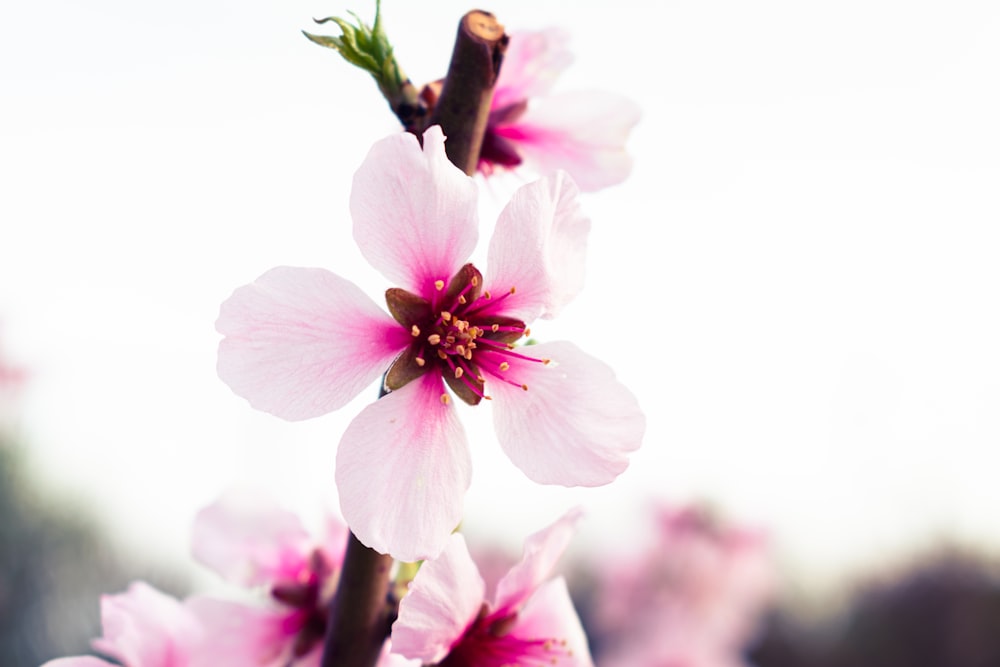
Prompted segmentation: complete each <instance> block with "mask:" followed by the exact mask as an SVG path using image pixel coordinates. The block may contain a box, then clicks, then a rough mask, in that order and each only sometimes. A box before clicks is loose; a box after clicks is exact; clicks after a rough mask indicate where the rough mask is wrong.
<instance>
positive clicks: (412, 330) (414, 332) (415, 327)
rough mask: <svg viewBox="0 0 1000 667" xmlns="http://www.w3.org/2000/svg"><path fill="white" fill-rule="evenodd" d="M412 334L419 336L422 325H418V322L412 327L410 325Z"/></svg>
mask: <svg viewBox="0 0 1000 667" xmlns="http://www.w3.org/2000/svg"><path fill="white" fill-rule="evenodd" d="M410 335H411V336H413V337H414V338H416V337H417V336H419V335H420V327H418V326H417V325H416V324H414V325H413V326H412V327H410Z"/></svg>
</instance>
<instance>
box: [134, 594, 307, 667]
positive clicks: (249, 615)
mask: <svg viewBox="0 0 1000 667" xmlns="http://www.w3.org/2000/svg"><path fill="white" fill-rule="evenodd" d="M186 604H187V607H188V608H189V609H190V610H191V612H192V614H193V615H194V616H195V617H196V618H197V619H198V621H199V622H200V623H201V624H202V627H204V629H205V635H204V637H205V638H204V641H203V642H202V643H201V644H200V645H199V646H198V648H197V650H196V651H194V653H193V658H192V660H191V665H190V667H250V666H251V665H252V666H253V667H285V665H287V663H288V659H289V657H290V656H291V653H292V648H293V647H292V642H293V641H294V639H295V636H296V633H297V632H298V631H299V628H300V624H299V623H296V616H295V613H294V612H291V613H289V611H288V610H287V609H276V608H271V607H252V606H249V605H246V604H242V603H239V602H234V601H231V600H216V599H213V598H208V597H193V598H189V599H188V600H187V602H186ZM130 667H131V666H130ZM135 667H145V665H137V666H135Z"/></svg>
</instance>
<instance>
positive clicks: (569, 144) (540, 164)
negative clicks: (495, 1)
mask: <svg viewBox="0 0 1000 667" xmlns="http://www.w3.org/2000/svg"><path fill="white" fill-rule="evenodd" d="M567 41H568V36H567V34H566V33H565V32H563V31H561V30H556V29H549V30H544V31H537V32H518V33H513V34H512V35H511V36H510V43H509V45H508V48H507V54H506V56H505V57H504V61H503V65H502V67H501V68H500V76H499V79H498V80H497V84H496V88H495V91H494V94H493V102H492V105H491V107H490V118H489V125H488V126H487V130H486V135H485V137H484V139H483V147H482V153H481V155H480V160H479V170H480V171H481V172H482V173H484V174H487V175H489V174H491V173H493V172H494V171H495V170H497V169H509V168H513V167H517V166H518V165H521V164H522V163H524V164H526V165H530V166H531V167H532V168H534V169H535V170H537V171H540V172H543V173H544V172H546V171H549V170H552V169H565V170H566V171H567V172H569V174H570V175H571V176H572V177H573V179H574V180H575V181H576V182H577V183H578V184H579V186H580V188H581V189H583V190H585V191H593V190H599V189H601V188H605V187H608V186H609V185H615V184H616V183H620V182H622V181H623V180H625V178H626V177H627V176H628V174H629V172H630V171H631V168H632V160H631V158H630V157H629V156H628V154H627V153H626V152H625V142H626V140H627V139H628V135H629V132H631V130H632V128H633V127H634V126H635V124H636V123H637V122H639V115H640V113H639V109H638V107H637V106H636V105H635V104H634V103H633V102H631V101H630V100H628V99H627V98H625V97H622V96H620V95H616V94H614V93H609V92H599V91H586V92H583V91H580V92H576V91H574V92H563V93H555V94H549V93H550V91H551V89H552V86H553V84H554V83H555V81H556V79H557V78H558V76H559V74H560V73H561V72H562V71H563V70H564V69H565V68H566V67H567V66H568V65H569V64H570V62H572V56H571V55H570V53H569V51H568V50H567V49H566V43H567Z"/></svg>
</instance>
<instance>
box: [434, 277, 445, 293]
mask: <svg viewBox="0 0 1000 667" xmlns="http://www.w3.org/2000/svg"><path fill="white" fill-rule="evenodd" d="M434 289H436V290H437V291H439V292H440V291H441V290H443V289H444V281H443V280H435V281H434Z"/></svg>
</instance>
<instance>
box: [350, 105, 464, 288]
mask: <svg viewBox="0 0 1000 667" xmlns="http://www.w3.org/2000/svg"><path fill="white" fill-rule="evenodd" d="M423 140H424V146H423V149H422V150H421V148H420V144H419V143H418V142H417V138H416V137H415V136H413V135H412V134H409V133H405V132H404V133H400V134H397V135H394V136H391V137H388V138H387V139H384V140H382V141H379V142H378V143H376V144H375V145H374V146H373V147H372V149H371V151H370V152H369V153H368V157H367V158H365V161H364V163H363V164H362V165H361V167H360V168H359V169H358V171H357V173H356V174H355V175H354V185H353V187H352V188H351V217H352V218H353V220H354V240H355V241H357V244H358V247H359V248H360V249H361V253H362V254H363V255H364V256H365V259H367V260H368V262H369V263H370V264H371V265H372V266H374V267H375V268H376V269H378V270H379V271H380V272H381V273H382V275H384V276H385V277H386V278H388V279H389V280H390V282H392V283H393V284H395V285H397V286H399V287H403V288H406V289H408V290H410V291H411V292H415V293H416V294H423V295H427V294H431V293H433V291H434V282H435V281H437V280H447V279H448V278H449V277H451V276H452V275H453V274H454V273H455V272H456V271H457V270H458V269H459V267H461V266H462V264H464V263H465V260H466V259H468V257H469V255H471V254H472V251H473V250H474V249H475V247H476V242H477V240H478V238H479V223H478V216H477V204H476V201H477V197H478V193H477V190H476V183H475V181H473V180H472V179H470V178H468V177H467V176H466V175H465V174H464V173H462V171H461V170H459V169H457V168H456V167H455V166H454V165H452V164H451V162H449V161H448V158H447V156H446V155H445V151H444V141H445V138H444V134H442V132H441V128H440V127H438V126H437V125H435V126H433V127H431V128H429V129H428V130H427V131H426V132H425V133H424V135H423Z"/></svg>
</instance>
